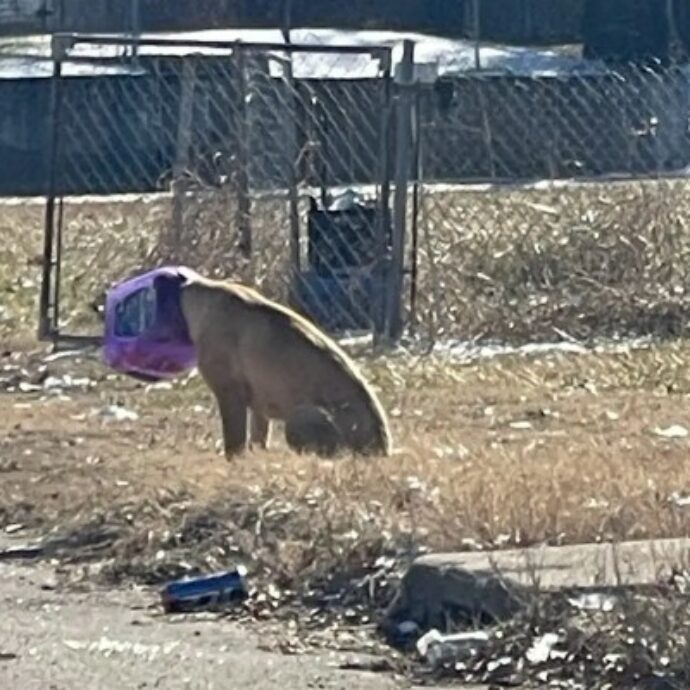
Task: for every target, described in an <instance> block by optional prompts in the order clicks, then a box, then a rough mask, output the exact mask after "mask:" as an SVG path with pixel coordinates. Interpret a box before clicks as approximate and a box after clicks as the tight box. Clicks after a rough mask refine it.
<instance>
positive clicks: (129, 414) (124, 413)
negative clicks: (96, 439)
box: [100, 405, 139, 422]
mask: <svg viewBox="0 0 690 690" xmlns="http://www.w3.org/2000/svg"><path fill="white" fill-rule="evenodd" d="M100 415H101V417H105V418H106V419H111V420H113V421H115V422H135V421H136V420H137V419H139V415H138V414H137V413H136V412H134V410H128V409H127V408H126V407H121V406H120V405H108V406H106V407H104V408H103V409H102V410H101V411H100Z"/></svg>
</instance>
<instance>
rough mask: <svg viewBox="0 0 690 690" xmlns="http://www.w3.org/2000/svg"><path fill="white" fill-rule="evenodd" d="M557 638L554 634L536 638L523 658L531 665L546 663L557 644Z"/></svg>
mask: <svg viewBox="0 0 690 690" xmlns="http://www.w3.org/2000/svg"><path fill="white" fill-rule="evenodd" d="M558 640H559V637H558V635H556V633H546V635H542V636H541V637H539V638H537V639H536V640H535V641H534V642H533V643H532V646H531V647H530V648H529V649H528V650H527V652H526V654H525V657H526V658H527V661H529V662H530V663H531V664H535V665H536V664H543V663H546V662H547V661H548V660H549V658H550V656H551V651H552V650H553V648H554V647H555V646H556V645H557V644H558Z"/></svg>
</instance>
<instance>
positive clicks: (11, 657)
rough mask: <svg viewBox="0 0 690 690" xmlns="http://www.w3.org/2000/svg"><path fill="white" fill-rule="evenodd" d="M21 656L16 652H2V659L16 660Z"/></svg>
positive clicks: (0, 655) (0, 654) (0, 657)
mask: <svg viewBox="0 0 690 690" xmlns="http://www.w3.org/2000/svg"><path fill="white" fill-rule="evenodd" d="M18 658H19V656H18V655H17V654H15V653H14V652H0V661H14V660H15V659H18Z"/></svg>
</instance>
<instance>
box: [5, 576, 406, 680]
mask: <svg viewBox="0 0 690 690" xmlns="http://www.w3.org/2000/svg"><path fill="white" fill-rule="evenodd" d="M0 583H1V587H0V589H1V590H2V594H1V595H0V601H1V602H2V610H3V624H2V629H1V630H0V681H2V685H3V687H6V688H25V689H26V690H39V689H41V690H43V689H45V688H51V689H52V690H72V689H74V688H89V689H90V690H97V689H98V690H101V689H102V690H105V689H110V688H112V689H114V688H142V689H143V688H170V689H171V690H172V689H178V688H179V689H180V690H181V689H183V688H184V689H187V690H195V689H201V688H204V690H210V689H212V688H219V689H220V688H227V687H228V683H229V682H230V683H231V685H232V687H247V688H257V689H258V690H274V689H278V688H313V689H316V688H319V689H323V690H326V689H328V690H336V689H342V690H345V688H355V689H357V690H374V689H376V690H388V689H390V690H392V689H393V688H396V687H404V685H403V684H402V683H401V682H400V681H396V680H395V679H394V678H393V677H392V676H391V675H390V674H388V675H387V676H383V675H381V674H373V673H371V672H361V671H356V670H355V671H353V670H346V669H345V668H344V666H346V665H348V664H349V665H351V664H352V663H353V662H355V663H356V662H359V663H361V662H365V661H367V659H366V658H364V657H355V656H353V655H351V654H350V655H348V654H340V653H337V652H332V651H331V652H323V653H321V654H318V653H313V654H292V655H286V654H281V653H279V652H277V651H272V650H271V649H270V648H269V647H268V646H267V644H266V640H265V639H264V637H262V635H261V634H260V631H252V632H250V631H248V630H247V629H246V627H240V626H239V625H238V624H237V623H234V622H232V621H228V620H223V619H218V618H217V617H216V616H204V615H195V616H177V617H175V618H173V619H172V621H170V620H166V619H165V617H163V616H161V614H160V613H159V612H156V611H155V609H153V607H152V605H151V602H152V600H153V596H152V595H153V594H154V593H153V592H149V591H146V590H141V589H128V590H117V591H112V590H96V591H82V592H78V593H74V592H72V593H71V594H70V595H69V596H68V597H65V596H64V593H63V592H61V591H60V590H59V588H57V587H56V585H55V576H54V574H53V573H52V569H50V568H46V567H44V566H43V567H36V566H31V567H28V566H9V565H0ZM152 609H153V610H152ZM408 687H409V686H408Z"/></svg>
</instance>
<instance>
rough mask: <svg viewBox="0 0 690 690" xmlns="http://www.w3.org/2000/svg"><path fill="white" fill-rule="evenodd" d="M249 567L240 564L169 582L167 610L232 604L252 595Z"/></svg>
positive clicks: (164, 596) (163, 594)
mask: <svg viewBox="0 0 690 690" xmlns="http://www.w3.org/2000/svg"><path fill="white" fill-rule="evenodd" d="M246 574H247V571H246V568H244V567H243V566H238V567H237V568H235V569H234V570H228V571H225V572H222V573H216V574H214V575H203V576H201V577H192V578H185V579H182V580H176V581H175V582H171V583H170V584H168V585H167V586H166V587H165V588H164V589H163V591H162V592H161V599H162V601H163V608H164V610H165V612H166V613H187V612H191V611H198V610H200V609H206V608H211V607H216V606H220V605H222V604H228V603H238V602H240V601H244V600H245V599H246V598H247V597H248V596H249V590H248V588H247V581H246Z"/></svg>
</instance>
